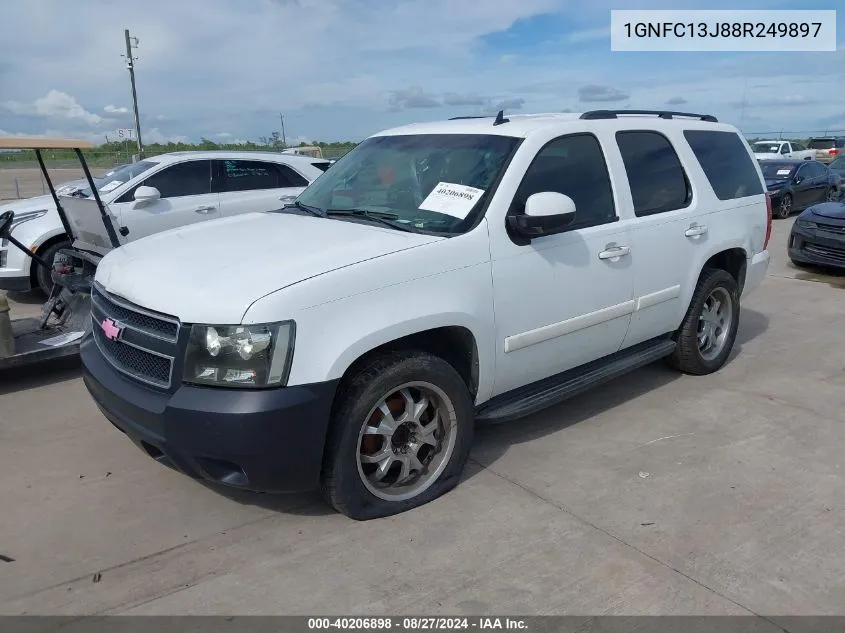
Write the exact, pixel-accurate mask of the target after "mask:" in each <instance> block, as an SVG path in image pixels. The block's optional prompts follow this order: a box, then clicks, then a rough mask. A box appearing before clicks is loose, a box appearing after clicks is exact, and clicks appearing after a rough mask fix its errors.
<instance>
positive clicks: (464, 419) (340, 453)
mask: <svg viewBox="0 0 845 633" xmlns="http://www.w3.org/2000/svg"><path fill="white" fill-rule="evenodd" d="M413 381H420V382H426V383H430V384H431V385H434V386H436V387H437V388H438V389H440V390H441V391H442V392H443V393H444V394H445V395H446V397H447V398H448V399H449V400H450V401H451V404H452V406H453V407H454V412H455V419H456V421H457V424H456V426H457V429H455V430H453V432H454V433H455V436H454V444H453V447H452V453H451V456H450V458H449V459H448V461H447V462H446V465H445V467H444V468H443V470H442V472H441V473H440V476H439V477H438V478H437V479H436V480H434V481H433V482H432V483H431V484H430V485H429V486H428V488H425V489H424V490H422V491H421V492H420V493H419V494H418V495H417V496H414V497H412V498H409V499H405V500H385V499H382V498H380V497H377V496H376V495H375V494H373V493H372V492H371V491H370V490H369V489H368V488H367V486H366V485H365V484H364V482H363V481H362V476H361V474H360V473H359V465H358V461H359V450H360V449H359V433H360V432H361V429H362V427H363V426H364V424H366V423H367V422H368V419H367V417H368V415H369V414H370V411H371V410H372V409H373V407H375V406H376V404H377V403H378V401H379V400H380V399H381V398H382V397H384V396H385V394H388V393H389V392H390V390H391V389H395V388H397V387H399V386H401V385H403V384H405V383H409V382H413ZM474 417H475V416H474V406H473V402H472V398H471V396H470V393H469V390H468V389H467V386H466V384H465V383H464V381H463V379H462V378H461V376H460V375H459V374H458V372H457V371H455V369H454V368H453V367H452V366H451V365H450V364H449V363H447V362H446V361H444V360H443V359H441V358H439V357H437V356H433V355H431V354H427V353H424V352H419V351H398V352H390V353H385V354H382V355H379V356H376V357H374V358H372V359H371V360H369V361H368V362H366V363H364V364H363V365H362V366H361V367H360V368H359V369H357V370H356V371H355V373H354V374H353V375H352V376H350V377H349V378H348V379H346V380H344V382H343V383H342V384H341V386H340V388H339V391H338V394H337V397H336V399H335V406H334V407H333V409H332V420H331V425H330V427H329V434H328V438H327V441H326V451H325V454H324V457H323V471H322V477H321V487H322V491H323V494H324V496H325V497H326V499H327V500H328V502H329V503H330V504H331V505H332V506H333V507H334V508H335V509H336V510H337V511H338V512H341V513H343V514H345V515H346V516H348V517H350V518H352V519H356V520H359V521H362V520H368V519H375V518H379V517H386V516H391V515H394V514H398V513H400V512H405V511H406V510H410V509H411V508H416V507H418V506H421V505H424V504H426V503H428V502H429V501H432V500H434V499H436V498H437V497H440V496H441V495H443V494H444V493H446V492H448V491H449V490H451V489H452V488H454V487H455V486H456V485H457V484H458V482H459V481H460V478H461V474H462V473H463V470H464V466H465V465H466V462H467V459H469V451H470V447H471V444H472V438H473V431H474V429H473V427H474Z"/></svg>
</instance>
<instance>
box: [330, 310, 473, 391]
mask: <svg viewBox="0 0 845 633" xmlns="http://www.w3.org/2000/svg"><path fill="white" fill-rule="evenodd" d="M453 322H454V320H453ZM447 323H448V322H447ZM447 323H443V324H432V325H431V326H430V327H424V328H423V327H420V326H419V324H413V323H406V324H398V325H397V326H396V327H395V328H391V330H389V331H388V332H376V333H373V334H371V335H370V336H367V337H365V338H363V339H361V340H359V341H356V342H355V343H353V344H352V345H351V346H350V347H348V348H347V349H346V350H345V351H344V352H343V353H342V354H340V355H339V356H338V358H337V360H336V361H335V363H334V365H333V366H332V368H331V372H330V373H331V375H332V376H338V377H339V378H340V381H341V384H342V383H343V382H344V381H345V380H348V379H349V377H350V376H352V375H353V374H354V373H355V371H356V370H357V369H358V368H359V367H361V366H362V365H363V364H365V363H366V362H367V361H369V360H370V359H372V358H373V357H374V356H376V355H379V354H382V353H388V352H392V351H397V350H418V351H421V352H428V353H430V354H433V355H434V356H438V357H439V358H442V359H443V360H445V361H446V362H447V363H449V364H450V365H451V366H452V367H454V369H455V371H457V372H458V374H460V376H461V378H462V379H463V380H464V383H465V384H466V386H467V389H468V390H469V392H470V395H471V397H472V399H473V400H475V399H476V397H477V395H478V393H479V383H480V376H481V373H482V368H481V366H482V358H481V354H480V353H479V344H478V337H477V336H476V334H475V332H473V330H472V328H470V327H469V326H467V325H466V324H462V325H453V324H447Z"/></svg>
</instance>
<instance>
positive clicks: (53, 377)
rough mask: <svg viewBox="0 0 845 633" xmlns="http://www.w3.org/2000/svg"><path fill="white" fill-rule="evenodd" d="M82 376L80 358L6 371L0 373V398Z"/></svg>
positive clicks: (61, 359)
mask: <svg viewBox="0 0 845 633" xmlns="http://www.w3.org/2000/svg"><path fill="white" fill-rule="evenodd" d="M81 375H82V363H81V362H80V360H79V357H78V356H77V357H70V358H60V359H57V360H53V361H48V362H44V363H38V364H35V365H29V366H27V367H18V368H10V369H6V370H3V371H0V396H3V395H5V394H7V393H15V392H18V391H26V390H27V389H36V388H38V387H46V386H47V385H54V384H57V383H60V382H65V381H67V380H74V379H76V378H79V377H80V376H81Z"/></svg>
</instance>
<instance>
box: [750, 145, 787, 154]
mask: <svg viewBox="0 0 845 633" xmlns="http://www.w3.org/2000/svg"><path fill="white" fill-rule="evenodd" d="M752 147H753V148H754V153H755V154H777V153H778V152H779V151H780V143H754V145H752Z"/></svg>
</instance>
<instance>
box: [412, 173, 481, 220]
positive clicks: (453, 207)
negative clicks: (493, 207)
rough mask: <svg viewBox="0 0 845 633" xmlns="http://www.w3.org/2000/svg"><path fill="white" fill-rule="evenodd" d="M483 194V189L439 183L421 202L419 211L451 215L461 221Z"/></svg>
mask: <svg viewBox="0 0 845 633" xmlns="http://www.w3.org/2000/svg"><path fill="white" fill-rule="evenodd" d="M483 193H484V189H476V188H475V187H468V186H466V185H456V184H454V183H451V182H439V183H437V186H436V187H435V188H434V189H432V190H431V193H430V194H428V197H427V198H426V199H425V200H423V201H422V204H421V205H420V209H422V210H423V211H435V212H437V213H443V214H445V215H451V216H452V217H455V218H459V219H461V220H463V219H464V218H465V217H467V215H468V214H469V212H470V211H472V208H473V207H474V206H475V203H476V202H477V201H478V199H479V198H480V197H481V195H482V194H483Z"/></svg>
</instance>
